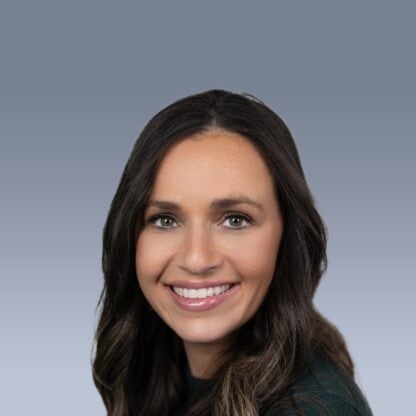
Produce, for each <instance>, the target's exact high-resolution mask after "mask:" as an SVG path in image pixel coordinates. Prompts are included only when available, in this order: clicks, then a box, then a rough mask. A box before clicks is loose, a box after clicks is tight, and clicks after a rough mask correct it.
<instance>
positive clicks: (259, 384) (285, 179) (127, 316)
mask: <svg viewBox="0 0 416 416" xmlns="http://www.w3.org/2000/svg"><path fill="white" fill-rule="evenodd" d="M218 129H219V130H226V131H230V132H234V133H238V134H240V135H242V136H244V137H246V138H247V139H248V140H250V141H251V142H252V143H253V144H254V145H255V146H256V148H257V149H258V150H259V152H260V154H261V155H262V156H263V158H264V160H265V162H266V163H267V166H268V168H269V170H270V173H271V175H272V176H273V178H274V186H275V189H276V192H277V195H278V200H279V204H280V208H281V212H282V216H283V221H284V232H283V236H282V241H281V245H280V249H279V253H278V259H277V262H276V270H275V273H274V276H273V280H272V283H271V286H270V289H269V291H268V293H267V295H266V297H265V299H264V301H263V303H262V305H261V306H260V308H259V310H258V311H257V313H256V314H255V315H254V317H253V318H252V319H251V320H250V321H249V322H248V323H246V324H245V325H244V326H243V327H242V328H240V329H239V330H238V331H237V333H238V336H237V342H236V344H235V345H233V346H231V348H230V349H229V351H228V353H229V357H230V358H229V359H228V360H227V361H226V362H225V363H223V364H222V365H221V366H220V367H219V369H218V371H217V373H216V378H215V380H216V382H215V385H214V386H213V388H212V389H210V390H209V391H206V392H205V394H203V395H201V397H200V399H199V400H198V402H197V403H195V405H194V406H193V409H192V411H189V413H188V414H190V413H192V412H193V413H192V414H197V415H216V416H235V415H244V416H254V415H257V414H258V411H259V409H262V408H270V406H277V407H278V406H279V402H281V403H283V402H284V401H285V400H287V399H288V395H289V396H290V394H289V393H288V392H290V389H289V387H290V385H291V383H293V380H294V377H295V376H296V374H298V373H299V372H300V371H301V369H302V368H303V367H304V365H305V364H306V363H307V362H308V360H309V359H311V357H312V354H314V352H315V351H317V350H319V351H320V352H321V353H323V354H324V355H325V356H326V357H327V358H328V359H329V360H331V361H332V362H333V363H334V364H336V365H338V366H339V367H341V368H343V369H344V370H345V372H346V373H348V374H349V375H350V376H351V377H353V376H354V374H353V363H352V360H351V357H350V355H349V353H348V350H347V348H346V345H345V341H344V339H343V337H342V335H341V334H340V333H339V331H338V330H337V329H336V327H335V326H333V325H332V324H330V323H329V322H328V321H327V320H326V319H324V318H323V317H322V316H321V315H320V314H319V313H318V312H317V311H316V309H315V308H314V305H313V302H312V298H313V295H314V293H315V290H316V288H317V286H318V284H319V281H320V279H321V277H322V275H323V273H324V272H325V270H326V268H327V258H326V243H327V232H326V228H325V225H324V222H323V220H322V218H321V217H320V215H319V213H318V212H317V210H316V208H315V204H314V200H313V197H312V194H311V192H310V191H309V188H308V186H307V183H306V180H305V175H304V172H303V169H302V166H301V162H300V159H299V155H298V151H297V149H296V145H295V143H294V141H293V138H292V135H291V133H290V131H289V130H288V128H287V127H286V125H285V124H284V122H283V121H282V120H281V119H280V117H279V116H278V115H277V114H276V113H274V112H273V111H272V110H271V109H269V108H268V107H267V106H266V105H264V104H263V103H262V102H261V101H260V100H258V99H257V98H255V97H253V96H251V95H250V94H236V93H232V92H228V91H224V90H210V91H206V92H203V93H199V94H194V95H191V96H188V97H185V98H183V99H180V100H178V101H176V102H174V103H173V104H171V105H169V106H168V107H166V108H164V109H163V110H162V111H160V112H159V113H158V114H156V115H155V116H154V117H153V118H152V119H151V120H150V121H149V122H148V124H147V125H146V126H145V128H144V129H143V131H142V133H141V134H140V136H139V138H138V140H137V141H136V143H135V145H134V148H133V150H132V152H131V154H130V157H129V159H128V161H127V164H126V166H125V169H124V171H123V174H122V177H121V180H120V183H119V185H118V188H117V191H116V194H115V196H114V199H113V201H112V203H111V207H110V211H109V213H108V217H107V220H106V223H105V226H104V230H103V255H102V269H103V273H104V288H103V290H102V293H101V296H100V299H99V302H98V305H97V307H98V306H100V318H99V322H98V326H97V330H96V334H95V342H96V352H95V358H94V360H93V378H94V382H95V385H96V386H97V388H98V390H99V392H100V394H101V396H102V398H103V401H104V404H105V406H106V409H107V411H108V415H109V416H131V415H143V416H144V415H145V416H153V415H154V416H168V415H175V416H177V415H179V414H181V413H180V412H181V404H182V402H183V399H184V368H185V366H186V356H185V352H184V348H183V344H182V342H181V340H180V338H179V337H178V336H177V335H176V334H175V333H174V332H173V331H172V330H171V329H170V328H169V327H168V326H167V325H166V324H165V323H164V322H163V321H162V320H161V319H160V318H159V317H158V316H157V315H156V313H155V312H153V311H152V310H151V308H150V306H149V304H148V302H147V300H146V299H145V297H144V295H143V293H142V292H141V289H140V287H139V285H138V281H137V275H136V269H135V252H136V241H137V237H138V234H139V233H140V231H141V229H142V224H143V218H142V214H143V210H144V206H145V204H146V202H147V200H148V198H149V197H150V194H151V191H152V186H153V182H154V179H155V176H156V174H157V171H158V167H159V164H160V162H161V160H162V158H163V156H164V155H165V154H166V152H167V150H168V149H169V148H170V147H171V146H172V145H174V144H176V143H178V142H179V141H180V140H183V139H185V138H187V137H189V136H192V135H194V134H198V133H202V132H206V131H212V130H218Z"/></svg>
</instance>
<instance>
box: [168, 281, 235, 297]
mask: <svg viewBox="0 0 416 416" xmlns="http://www.w3.org/2000/svg"><path fill="white" fill-rule="evenodd" d="M230 288H231V285H229V284H227V285H221V286H213V287H208V288H206V287H204V288H201V289H189V288H183V287H177V286H172V290H173V291H174V292H175V293H176V294H177V295H179V296H181V297H183V298H187V299H205V298H207V297H211V296H218V295H220V294H221V293H224V292H226V291H227V290H229V289H230Z"/></svg>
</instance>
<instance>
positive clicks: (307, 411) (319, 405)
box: [264, 354, 372, 416]
mask: <svg viewBox="0 0 416 416" xmlns="http://www.w3.org/2000/svg"><path fill="white" fill-rule="evenodd" d="M290 393H291V399H290V402H289V400H288V403H287V407H286V408H285V409H281V411H280V412H279V413H273V412H268V413H265V414H264V416H275V415H277V414H279V415H282V416H283V415H284V416H295V415H306V416H321V415H336V416H338V415H339V416H341V415H344V416H353V415H354V416H372V412H371V410H370V407H369V405H368V403H367V400H366V399H365V397H364V395H363V393H362V392H361V390H360V388H359V387H358V385H357V384H356V383H355V381H354V380H353V379H352V378H351V377H350V376H349V375H348V374H347V373H346V372H345V371H344V370H343V369H342V368H339V367H337V366H336V365H334V364H333V363H331V362H330V361H329V360H327V359H326V358H325V357H324V356H323V355H320V354H315V355H314V356H313V358H312V359H311V360H310V362H309V363H308V364H307V365H306V366H305V368H304V369H303V371H302V372H301V374H300V375H299V376H298V377H297V378H296V380H295V382H294V384H293V386H292V389H291V392H290Z"/></svg>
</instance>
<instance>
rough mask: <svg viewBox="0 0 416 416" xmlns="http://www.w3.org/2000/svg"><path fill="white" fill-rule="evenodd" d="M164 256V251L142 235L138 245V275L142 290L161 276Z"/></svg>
mask: <svg viewBox="0 0 416 416" xmlns="http://www.w3.org/2000/svg"><path fill="white" fill-rule="evenodd" d="M162 256H163V249H161V248H160V246H159V249H158V245H157V244H154V242H153V241H152V238H149V236H147V235H146V234H145V233H142V234H141V235H140V236H139V238H138V240H137V245H136V274H137V277H138V280H139V284H140V286H141V287H142V288H143V286H145V285H146V284H149V283H151V281H152V280H153V279H156V278H157V276H158V275H160V270H161V258H162Z"/></svg>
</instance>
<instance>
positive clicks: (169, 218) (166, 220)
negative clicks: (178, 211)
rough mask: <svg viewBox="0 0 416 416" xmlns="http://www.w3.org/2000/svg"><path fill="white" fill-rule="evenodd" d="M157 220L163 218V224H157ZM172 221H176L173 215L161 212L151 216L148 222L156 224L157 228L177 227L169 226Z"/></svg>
mask: <svg viewBox="0 0 416 416" xmlns="http://www.w3.org/2000/svg"><path fill="white" fill-rule="evenodd" d="M157 220H162V221H161V225H157V224H155V222H156V221H157ZM171 221H175V219H174V218H173V217H172V216H171V215H166V214H159V215H154V216H153V217H151V218H149V219H148V220H147V221H146V222H147V223H149V224H154V225H156V228H162V229H168V228H175V227H169V223H171Z"/></svg>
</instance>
